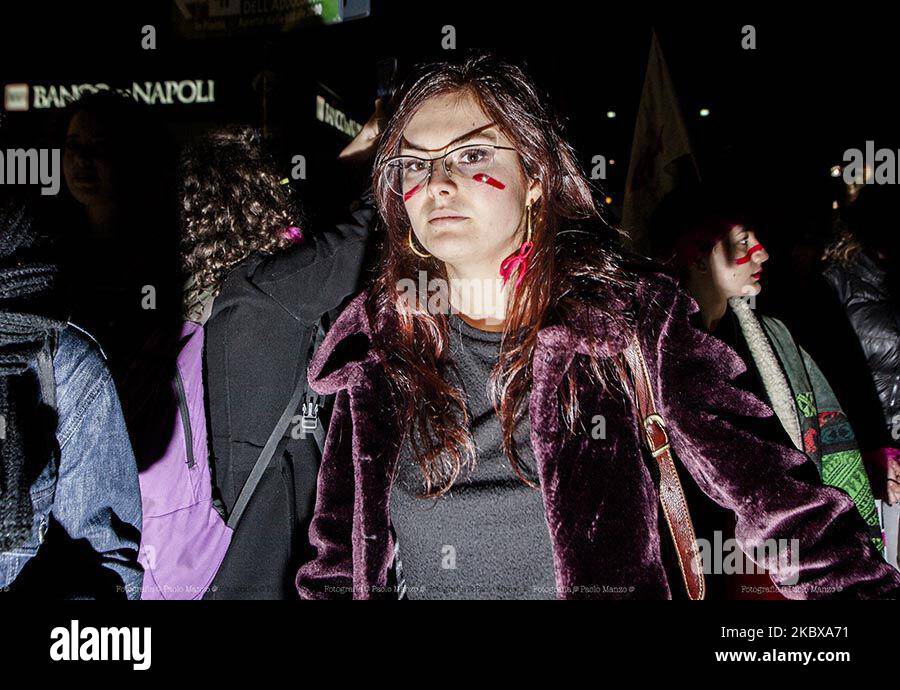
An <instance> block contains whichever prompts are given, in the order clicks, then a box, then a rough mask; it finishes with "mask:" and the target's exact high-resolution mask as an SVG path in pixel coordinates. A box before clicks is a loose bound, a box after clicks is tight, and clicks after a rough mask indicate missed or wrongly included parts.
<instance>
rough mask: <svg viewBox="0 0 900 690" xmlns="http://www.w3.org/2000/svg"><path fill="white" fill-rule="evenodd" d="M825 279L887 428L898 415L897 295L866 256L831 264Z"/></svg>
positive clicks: (899, 333)
mask: <svg viewBox="0 0 900 690" xmlns="http://www.w3.org/2000/svg"><path fill="white" fill-rule="evenodd" d="M825 279H826V280H827V281H828V282H829V284H830V285H831V287H832V288H833V289H834V290H835V292H836V293H837V297H838V300H839V301H840V303H841V304H842V305H843V307H844V309H845V310H846V313H847V318H848V319H849V320H850V323H851V324H852V326H853V330H854V331H856V335H857V337H858V338H859V341H860V344H861V346H862V350H863V352H864V353H865V357H866V360H867V362H868V368H869V372H870V374H871V378H872V381H873V383H874V385H875V390H876V392H877V393H878V398H879V399H880V401H881V407H882V410H883V412H884V420H885V422H886V424H887V425H888V426H892V425H893V424H894V417H895V416H896V415H898V414H900V294H898V292H897V291H896V286H895V285H891V283H890V281H889V276H888V274H887V273H886V272H885V270H884V269H883V268H882V267H880V266H879V265H878V264H877V263H876V262H875V261H874V260H873V259H872V258H871V257H870V256H869V255H868V254H866V253H865V252H862V251H861V252H859V253H857V254H856V255H855V256H854V257H853V260H852V261H851V262H849V263H834V264H832V265H830V266H829V267H828V268H827V269H826V270H825Z"/></svg>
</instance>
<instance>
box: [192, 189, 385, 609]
mask: <svg viewBox="0 0 900 690" xmlns="http://www.w3.org/2000/svg"><path fill="white" fill-rule="evenodd" d="M374 213H375V211H374V209H373V208H372V207H370V206H364V207H363V208H361V209H360V210H358V211H356V212H355V213H354V214H353V218H352V220H351V221H350V222H348V223H344V224H340V225H338V226H337V227H336V228H334V229H331V230H330V231H329V232H326V233H324V234H321V235H318V236H314V237H313V238H310V239H309V240H308V241H307V243H305V244H302V245H300V246H299V247H297V248H296V249H294V250H291V251H290V252H288V253H285V254H281V255H275V256H262V255H254V256H251V257H250V258H249V259H247V260H245V261H244V262H242V263H241V264H240V265H238V266H237V267H236V268H235V269H233V270H232V272H231V273H230V274H229V275H228V278H227V279H226V281H225V282H224V284H223V287H222V289H221V291H220V293H219V295H218V296H217V297H216V299H215V301H214V302H213V308H212V314H211V316H210V318H209V320H208V321H207V323H206V352H205V355H206V356H205V363H206V368H207V372H206V373H207V376H206V380H207V389H208V414H209V425H210V433H209V437H210V439H211V441H210V444H211V447H212V453H213V470H214V481H215V484H216V487H217V489H218V491H219V492H220V495H221V499H222V502H223V503H224V505H225V508H226V510H227V511H228V512H230V511H231V510H232V508H233V507H234V504H235V501H236V500H237V497H238V495H239V494H240V491H241V488H242V487H243V485H244V483H245V481H246V480H247V477H248V475H249V474H250V471H251V470H252V468H253V466H254V464H255V463H256V460H257V458H258V457H259V455H260V451H261V450H262V448H263V446H264V445H265V443H266V441H267V439H268V438H269V435H270V434H271V433H272V430H273V429H274V428H275V426H276V423H277V421H278V418H279V417H280V416H281V414H282V412H283V411H284V409H285V407H286V406H287V404H288V402H289V401H290V399H291V394H292V393H293V391H294V388H295V386H296V385H297V382H298V381H300V380H301V378H302V380H303V381H304V382H305V380H306V364H307V362H306V359H307V355H308V344H309V341H310V337H311V332H312V327H313V326H314V325H315V324H316V322H317V321H318V320H319V318H320V317H321V316H322V315H323V314H326V313H328V312H330V311H332V310H336V309H337V308H338V307H339V306H340V305H341V303H342V302H343V301H344V300H345V298H346V297H348V296H349V295H351V294H352V293H353V292H354V291H355V290H356V287H357V280H358V277H359V274H360V268H361V265H362V260H363V256H364V252H365V247H366V240H367V238H368V236H369V228H370V225H371V223H372V220H373V217H374ZM295 414H300V412H299V410H298V411H297V412H295ZM326 416H327V415H326ZM320 419H321V415H320ZM291 432H292V429H291V427H290V426H289V427H288V430H287V432H286V433H285V436H284V438H283V439H282V441H281V443H280V445H279V446H278V448H277V450H276V452H275V455H274V457H273V458H272V461H271V463H270V465H269V468H268V469H267V470H266V472H265V474H264V476H263V478H262V480H261V481H260V483H259V486H258V487H257V489H256V491H255V493H254V494H253V498H252V499H251V501H250V503H249V504H248V506H247V509H246V511H245V512H244V514H243V517H242V519H241V521H240V523H239V524H238V526H237V529H236V530H235V533H234V536H233V538H232V541H231V546H230V548H229V550H228V553H227V554H226V556H225V560H224V562H223V563H222V567H221V568H220V570H219V573H218V574H217V575H216V578H215V579H214V581H213V583H212V588H211V591H210V592H208V593H207V595H206V598H207V599H209V598H214V599H285V598H296V596H297V595H296V589H295V587H294V576H295V574H296V572H297V568H298V567H299V565H300V564H301V563H302V562H303V561H304V560H306V558H307V549H308V548H309V547H308V542H307V527H308V523H309V519H310V517H311V515H312V510H313V506H314V502H315V492H316V479H317V475H318V469H319V462H320V454H319V449H318V446H317V445H316V441H315V438H314V436H313V435H312V434H307V435H301V436H300V437H299V438H293V437H292V435H291Z"/></svg>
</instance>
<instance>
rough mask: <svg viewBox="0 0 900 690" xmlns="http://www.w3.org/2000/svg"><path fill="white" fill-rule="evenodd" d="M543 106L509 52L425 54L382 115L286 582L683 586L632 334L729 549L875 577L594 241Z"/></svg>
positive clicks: (836, 523)
mask: <svg viewBox="0 0 900 690" xmlns="http://www.w3.org/2000/svg"><path fill="white" fill-rule="evenodd" d="M545 103H547V101H546V99H542V98H541V97H540V96H539V95H538V93H537V92H536V90H535V87H534V85H533V84H532V82H531V81H530V80H529V79H528V77H526V76H525V75H524V74H523V73H522V71H521V70H519V69H518V68H516V67H514V66H512V65H510V64H507V63H504V62H501V61H497V60H495V59H492V58H487V57H479V58H474V59H471V60H468V61H466V62H464V63H462V64H460V65H450V64H438V65H431V66H428V67H426V68H423V70H422V71H421V72H420V73H419V74H418V76H417V77H416V78H415V79H413V80H412V81H411V82H410V84H409V85H408V87H407V89H406V90H405V91H404V94H403V96H402V98H401V99H400V100H399V102H398V103H397V107H396V109H395V112H394V114H393V116H392V117H391V119H390V120H389V122H388V123H387V124H386V126H385V128H384V131H383V132H382V133H381V136H380V142H379V150H378V156H377V160H376V165H375V174H374V184H375V194H376V199H377V203H378V208H379V213H380V217H381V220H382V223H383V226H384V230H385V232H384V236H383V247H382V251H381V262H380V265H379V267H378V270H377V274H376V277H375V280H374V282H373V284H372V286H371V287H370V288H369V289H368V290H366V291H365V292H364V293H362V294H360V295H358V296H357V297H356V298H355V299H354V300H353V301H352V302H351V303H350V304H349V306H348V307H347V308H346V310H345V311H344V312H343V314H342V315H341V317H340V318H339V319H338V321H337V322H336V323H335V325H334V326H333V327H332V329H331V331H330V332H329V334H328V336H327V338H326V340H325V342H324V343H323V345H322V347H321V348H320V349H319V351H318V352H317V353H316V356H315V358H314V359H313V361H312V363H311V365H310V369H309V379H310V384H311V385H312V387H313V388H314V389H315V390H316V391H318V392H320V393H323V394H332V393H334V394H336V398H335V403H334V411H333V415H332V421H331V426H330V428H329V432H328V438H327V441H326V446H325V453H324V456H323V460H322V467H321V470H320V474H319V480H318V493H317V505H316V510H315V515H314V518H313V521H312V524H311V526H310V541H311V544H312V546H313V547H314V548H315V550H316V557H315V558H314V559H313V560H312V561H311V562H309V563H307V564H306V565H304V566H303V567H302V568H301V569H300V571H299V572H298V575H297V588H298V590H299V593H300V595H301V596H302V597H304V598H332V597H350V596H352V597H354V598H359V599H367V598H373V597H381V596H391V597H393V596H397V595H398V594H399V595H400V596H406V597H408V598H423V599H427V598H438V599H444V598H636V599H647V598H655V599H665V598H673V597H681V596H684V585H683V584H682V580H681V575H680V574H679V567H678V564H679V558H678V554H679V553H681V552H680V551H679V550H677V549H675V547H674V546H673V544H672V538H671V537H670V534H669V529H668V527H667V524H666V520H665V518H664V515H663V511H662V510H661V507H660V506H661V504H660V490H659V477H658V475H659V469H658V466H657V463H656V461H655V460H654V459H653V458H652V457H650V455H649V454H648V453H645V452H644V451H643V449H642V436H643V434H642V432H641V428H640V425H639V418H638V413H637V410H636V402H635V400H636V399H635V396H634V394H633V386H632V384H631V383H630V381H631V379H630V377H629V373H628V372H629V371H630V370H629V368H628V367H627V366H626V365H625V363H624V359H623V355H624V353H625V350H626V348H628V347H629V345H630V344H631V343H632V342H633V341H634V340H636V341H637V343H638V344H639V345H640V348H641V350H642V351H643V353H644V356H645V359H646V366H647V369H648V373H649V381H650V390H651V392H652V395H653V397H654V399H655V401H656V407H657V411H658V412H659V413H660V415H661V416H662V417H663V418H664V419H665V424H666V428H667V432H668V439H669V441H670V443H671V447H672V448H673V449H674V452H675V454H676V455H677V462H678V470H679V472H680V474H681V476H682V481H685V482H687V481H691V480H692V481H694V482H696V484H697V485H698V486H699V487H700V489H702V491H703V492H705V493H706V494H707V495H708V496H710V497H711V498H712V499H713V500H715V501H716V502H717V503H719V504H721V505H722V506H724V507H726V508H727V509H729V510H732V511H733V512H734V513H735V514H736V517H737V527H736V537H737V539H738V540H739V542H740V543H741V545H742V547H743V548H744V550H745V551H747V552H748V553H756V552H757V551H756V549H758V548H759V547H761V546H762V545H764V544H767V543H772V542H774V541H775V540H783V541H782V542H781V543H788V542H789V543H791V545H792V547H796V548H795V549H794V548H792V553H796V555H797V558H796V559H795V561H794V562H793V563H790V564H788V565H789V567H785V568H784V569H783V570H782V571H779V572H778V578H777V579H778V580H779V582H778V584H779V586H781V588H782V591H783V592H784V593H785V595H786V596H789V597H792V598H816V597H829V596H830V597H844V598H888V597H896V596H898V593H900V574H898V573H897V572H896V571H893V570H892V569H891V568H889V567H888V566H887V565H886V564H885V563H884V561H883V560H882V559H881V558H880V557H879V555H878V553H877V552H876V550H875V549H874V548H873V546H872V544H871V543H870V541H869V539H868V537H867V535H866V529H865V524H864V523H863V521H862V519H861V518H860V516H859V513H858V511H857V510H856V509H855V507H854V504H853V502H852V501H851V500H850V498H849V497H848V496H847V495H846V494H844V493H843V492H841V491H838V490H835V489H832V488H828V487H823V486H821V483H820V481H819V479H818V476H817V473H816V470H815V467H814V466H813V465H812V464H811V463H809V462H808V461H807V460H806V458H805V456H804V455H803V454H801V453H799V452H798V451H796V450H794V449H793V448H791V447H788V446H787V445H786V444H784V443H782V442H781V441H779V440H777V439H778V438H779V437H778V434H777V428H776V427H775V426H774V424H775V423H776V422H774V418H773V415H772V411H771V409H770V408H769V407H768V406H766V405H765V404H764V403H763V402H761V401H760V400H759V399H758V398H756V397H755V396H753V395H752V394H751V393H749V392H747V391H745V390H743V389H741V388H739V387H738V386H736V385H735V383H734V379H736V377H737V376H738V375H739V374H740V373H741V372H742V371H743V370H744V365H743V363H742V362H741V360H740V359H739V358H738V357H737V356H736V355H735V353H734V352H733V351H732V350H731V349H729V347H728V346H727V345H725V344H723V343H722V342H721V341H719V340H717V339H716V338H714V337H711V336H710V335H708V334H706V333H704V332H703V331H701V330H698V329H696V328H695V327H694V326H692V325H691V323H690V320H689V319H690V316H691V314H692V313H693V312H695V311H696V309H697V308H696V305H695V303H694V301H693V300H692V299H691V298H690V297H688V296H686V295H685V293H683V292H681V291H680V290H679V289H678V288H677V286H676V285H675V283H674V282H673V281H672V280H670V279H668V278H666V277H663V276H662V275H660V274H657V273H653V272H649V271H647V270H645V269H638V268H633V267H630V266H629V265H626V263H625V262H624V260H623V259H622V257H621V256H620V255H619V254H618V253H617V252H616V251H615V249H614V247H615V246H616V242H615V240H616V237H615V234H614V233H613V232H612V231H611V230H610V229H609V228H608V227H607V226H606V225H604V224H603V222H602V221H601V219H600V217H599V214H598V211H597V208H596V206H595V203H594V200H593V198H592V195H591V192H590V189H589V186H588V183H587V181H586V179H585V177H584V174H583V173H582V171H581V170H580V169H579V167H578V165H577V163H576V159H575V156H574V153H573V151H572V149H571V148H570V147H569V146H568V144H567V143H566V142H565V141H564V140H563V138H562V137H561V134H560V130H559V127H558V125H557V123H556V121H555V118H554V116H553V114H552V113H551V112H550V111H549V109H548V108H547V107H546V106H545ZM629 351H631V350H629ZM682 519H683V516H682ZM680 524H683V523H680ZM711 555H712V556H713V557H715V556H716V554H711ZM682 561H683V559H682ZM704 562H705V563H707V567H709V565H710V563H709V562H708V561H706V560H705V561H704ZM769 565H770V566H771V563H770V564H769ZM694 593H695V594H696V592H694Z"/></svg>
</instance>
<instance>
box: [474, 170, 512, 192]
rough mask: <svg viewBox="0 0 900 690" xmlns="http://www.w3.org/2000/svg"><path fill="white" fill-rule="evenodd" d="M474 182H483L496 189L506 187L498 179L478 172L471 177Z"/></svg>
mask: <svg viewBox="0 0 900 690" xmlns="http://www.w3.org/2000/svg"><path fill="white" fill-rule="evenodd" d="M472 179H473V180H475V181H476V182H483V183H484V184H489V185H491V187H496V188H497V189H506V185H505V184H503V183H502V182H501V181H500V180H497V179H494V178H493V177H491V176H490V175H485V174H484V173H478V174H477V175H475V176H474V177H473V178H472Z"/></svg>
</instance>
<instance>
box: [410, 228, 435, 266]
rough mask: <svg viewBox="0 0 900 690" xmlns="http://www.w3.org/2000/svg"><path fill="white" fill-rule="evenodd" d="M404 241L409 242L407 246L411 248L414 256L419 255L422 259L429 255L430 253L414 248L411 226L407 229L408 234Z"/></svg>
mask: <svg viewBox="0 0 900 690" xmlns="http://www.w3.org/2000/svg"><path fill="white" fill-rule="evenodd" d="M406 241H407V244H409V248H410V249H411V250H412V253H413V254H415V255H416V256H418V257H421V258H423V259H427V258H429V257H430V256H431V254H428V253H427V252H426V253H425V254H423V253H422V252H420V251H419V250H418V249H416V248H415V246H414V245H413V237H412V228H410V229H409V236H408V237H407V238H406Z"/></svg>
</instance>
